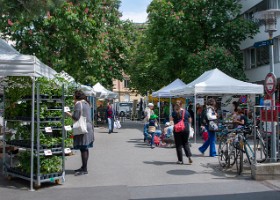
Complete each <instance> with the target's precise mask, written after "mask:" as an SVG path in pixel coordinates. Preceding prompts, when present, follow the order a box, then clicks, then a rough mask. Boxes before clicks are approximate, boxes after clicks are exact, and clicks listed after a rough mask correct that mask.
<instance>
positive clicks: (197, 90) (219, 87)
mask: <svg viewBox="0 0 280 200" xmlns="http://www.w3.org/2000/svg"><path fill="white" fill-rule="evenodd" d="M263 92H264V87H263V85H259V84H253V83H247V82H244V81H240V80H237V79H234V78H232V77H230V76H228V75H226V74H225V73H223V72H222V71H220V70H219V69H217V68H216V69H213V70H209V71H206V72H204V73H203V74H202V75H201V76H200V77H198V78H197V79H195V80H194V81H192V82H191V83H189V84H187V85H186V86H182V87H180V88H177V89H174V90H171V94H172V95H174V96H190V95H197V94H204V95H205V94H212V95H215V94H263Z"/></svg>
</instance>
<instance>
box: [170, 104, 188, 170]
mask: <svg viewBox="0 0 280 200" xmlns="http://www.w3.org/2000/svg"><path fill="white" fill-rule="evenodd" d="M184 112H185V116H184V122H185V130H184V131H182V132H175V130H174V140H175V145H176V152H177V157H178V161H177V164H183V153H182V147H183V149H184V151H185V154H186V156H187V157H188V159H189V163H192V159H191V156H192V153H191V150H190V146H189V134H190V132H189V124H191V122H192V121H191V116H190V114H189V112H188V111H187V110H185V111H184V109H182V108H181V107H180V106H179V105H178V104H176V105H175V107H174V111H173V112H172V118H173V121H174V125H176V124H177V123H178V122H179V121H180V120H181V119H182V115H183V113H184Z"/></svg>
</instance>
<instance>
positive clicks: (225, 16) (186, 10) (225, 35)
mask: <svg viewBox="0 0 280 200" xmlns="http://www.w3.org/2000/svg"><path fill="white" fill-rule="evenodd" d="M240 9H241V5H240V4H239V1H238V0H216V1H207V0H188V1H186V0H153V1H152V2H151V4H150V5H149V7H148V16H149V21H148V26H147V31H146V36H145V37H146V38H147V42H146V44H147V45H148V47H146V50H147V51H145V53H146V54H150V55H151V54H152V55H153V59H152V60H150V61H151V63H150V64H149V65H150V66H152V68H153V69H154V71H157V72H158V73H157V77H155V78H156V79H154V82H156V83H161V87H162V86H163V85H167V84H168V83H170V82H172V81H174V79H176V78H181V79H182V80H183V81H185V82H186V83H188V82H190V81H192V80H194V79H195V78H197V77H198V76H199V75H201V73H202V72H204V71H205V70H209V69H213V68H216V67H217V68H219V69H220V70H222V71H224V72H226V73H227V74H229V75H231V76H233V77H235V78H239V79H240V77H241V78H245V75H244V72H243V67H242V59H241V55H240V49H239V44H240V42H241V41H242V40H244V39H246V38H248V37H252V36H253V35H254V34H256V33H257V30H258V29H257V27H256V24H254V23H253V22H251V21H249V20H246V19H244V18H243V17H242V16H240ZM141 48H142V47H139V49H140V51H142V49H141ZM141 56H142V55H141ZM135 60H137V58H136V59H135ZM138 67H139V68H141V67H142V68H144V69H145V68H146V67H145V65H142V63H140V64H139V65H138ZM150 88H151V89H154V90H157V89H159V88H160V87H158V84H155V85H150Z"/></svg>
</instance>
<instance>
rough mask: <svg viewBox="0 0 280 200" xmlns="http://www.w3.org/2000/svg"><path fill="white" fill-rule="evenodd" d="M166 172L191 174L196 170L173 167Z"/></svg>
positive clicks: (180, 174)
mask: <svg viewBox="0 0 280 200" xmlns="http://www.w3.org/2000/svg"><path fill="white" fill-rule="evenodd" d="M166 173H167V174H171V175H179V176H182V175H192V174H195V173H196V172H195V171H193V170H186V169H174V170H169V171H167V172H166Z"/></svg>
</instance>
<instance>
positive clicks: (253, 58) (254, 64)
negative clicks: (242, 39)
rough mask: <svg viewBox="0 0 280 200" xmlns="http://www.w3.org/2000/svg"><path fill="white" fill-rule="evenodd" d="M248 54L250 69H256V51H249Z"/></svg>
mask: <svg viewBox="0 0 280 200" xmlns="http://www.w3.org/2000/svg"><path fill="white" fill-rule="evenodd" d="M250 54H251V60H250V61H251V68H255V67H257V65H256V51H255V49H251V50H250Z"/></svg>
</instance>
